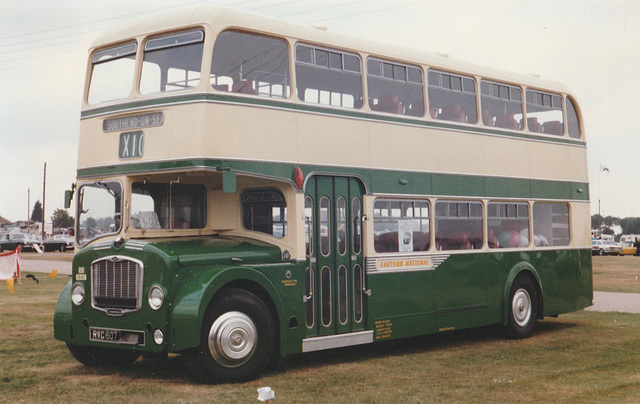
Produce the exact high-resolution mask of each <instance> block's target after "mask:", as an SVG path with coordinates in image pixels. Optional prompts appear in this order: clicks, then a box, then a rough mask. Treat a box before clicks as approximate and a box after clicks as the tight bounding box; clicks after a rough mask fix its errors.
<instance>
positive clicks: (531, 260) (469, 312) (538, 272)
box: [367, 249, 593, 341]
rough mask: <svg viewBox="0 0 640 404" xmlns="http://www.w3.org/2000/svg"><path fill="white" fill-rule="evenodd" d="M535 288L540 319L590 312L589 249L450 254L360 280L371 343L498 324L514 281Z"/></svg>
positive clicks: (590, 275) (503, 313) (506, 313)
mask: <svg viewBox="0 0 640 404" xmlns="http://www.w3.org/2000/svg"><path fill="white" fill-rule="evenodd" d="M523 272H528V273H529V274H531V275H532V276H533V277H534V278H535V279H536V282H537V283H538V286H539V287H540V290H541V296H542V299H543V301H542V308H543V314H544V316H555V315H559V314H563V313H569V312H573V311H576V310H580V309H582V308H584V307H587V306H590V305H591V302H592V299H593V290H592V289H593V285H592V273H591V251H590V250H586V249H585V250H577V249H567V250H525V251H505V252H502V251H499V250H495V251H492V252H489V253H468V254H467V253H461V254H452V255H450V256H449V257H448V258H447V259H446V260H445V262H443V263H442V264H441V265H440V266H438V267H437V268H436V269H435V270H431V271H428V270H427V271H424V270H423V271H413V272H386V273H375V274H369V275H368V278H367V279H368V287H369V289H370V290H371V292H372V293H371V296H370V297H369V298H368V308H369V313H371V314H370V316H369V324H368V328H369V329H372V330H373V331H374V341H381V340H385V339H394V338H403V337H410V336H415V335H421V334H430V333H435V332H440V331H450V330H458V329H464V328H472V327H478V326H484V325H490V324H506V319H507V315H508V308H509V293H510V289H511V285H512V283H513V281H514V279H515V278H516V277H517V276H518V275H519V274H521V273H523Z"/></svg>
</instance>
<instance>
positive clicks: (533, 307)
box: [506, 276, 540, 339]
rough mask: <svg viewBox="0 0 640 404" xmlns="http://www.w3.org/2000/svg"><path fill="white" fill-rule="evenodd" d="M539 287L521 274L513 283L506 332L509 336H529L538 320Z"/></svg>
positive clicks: (514, 337) (519, 337) (518, 337)
mask: <svg viewBox="0 0 640 404" xmlns="http://www.w3.org/2000/svg"><path fill="white" fill-rule="evenodd" d="M539 299H540V298H539V296H538V288H537V287H536V285H535V283H534V282H533V280H531V278H529V277H528V276H519V277H517V278H516V280H515V281H513V285H511V293H510V294H509V317H508V319H507V326H506V332H507V336H508V337H509V338H513V339H521V338H528V337H530V336H531V334H532V333H533V330H534V328H535V327H536V322H537V320H538V307H539Z"/></svg>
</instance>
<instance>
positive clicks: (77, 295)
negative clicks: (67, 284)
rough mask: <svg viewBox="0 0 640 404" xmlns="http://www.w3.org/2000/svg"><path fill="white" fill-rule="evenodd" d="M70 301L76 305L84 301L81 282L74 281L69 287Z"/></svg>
mask: <svg viewBox="0 0 640 404" xmlns="http://www.w3.org/2000/svg"><path fill="white" fill-rule="evenodd" d="M71 301H72V302H73V304H75V305H76V306H80V305H81V304H82V302H84V286H82V284H81V283H76V284H75V285H73V288H72V289H71Z"/></svg>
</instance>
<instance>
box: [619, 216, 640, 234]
mask: <svg viewBox="0 0 640 404" xmlns="http://www.w3.org/2000/svg"><path fill="white" fill-rule="evenodd" d="M620 226H621V227H622V234H640V217H625V218H624V219H622V220H621V221H620Z"/></svg>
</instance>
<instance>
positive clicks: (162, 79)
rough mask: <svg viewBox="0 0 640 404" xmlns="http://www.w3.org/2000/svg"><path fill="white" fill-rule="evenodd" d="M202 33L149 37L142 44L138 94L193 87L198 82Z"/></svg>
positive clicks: (198, 31)
mask: <svg viewBox="0 0 640 404" xmlns="http://www.w3.org/2000/svg"><path fill="white" fill-rule="evenodd" d="M203 42H204V33H203V32H202V31H200V30H196V31H189V32H181V33H175V34H171V35H164V36H161V37H156V38H152V39H150V40H148V41H147V43H146V44H145V46H144V59H143V64H142V77H141V78H140V93H141V94H153V93H163V92H168V91H179V90H185V89H189V88H193V87H196V86H197V85H198V83H199V82H200V70H201V65H202V49H203Z"/></svg>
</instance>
